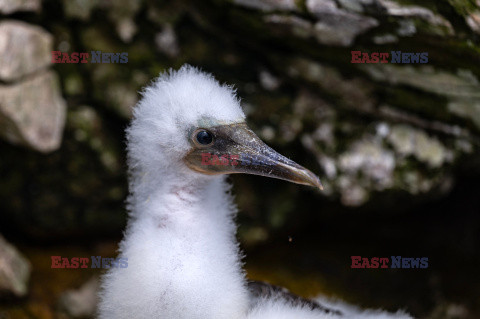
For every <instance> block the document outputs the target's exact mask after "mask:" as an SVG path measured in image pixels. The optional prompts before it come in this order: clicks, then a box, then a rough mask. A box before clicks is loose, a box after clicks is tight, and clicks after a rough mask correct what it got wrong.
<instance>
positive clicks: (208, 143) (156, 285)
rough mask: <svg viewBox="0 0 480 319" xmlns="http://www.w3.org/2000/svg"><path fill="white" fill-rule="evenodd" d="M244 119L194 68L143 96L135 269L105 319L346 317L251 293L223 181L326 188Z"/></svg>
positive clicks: (136, 165) (138, 120)
mask: <svg viewBox="0 0 480 319" xmlns="http://www.w3.org/2000/svg"><path fill="white" fill-rule="evenodd" d="M244 120H245V116H244V114H243V112H242V109H241V107H240V104H239V101H238V99H237V98H236V96H235V93H234V92H233V90H232V89H231V88H230V87H227V86H221V85H219V84H218V82H216V81H215V80H214V79H213V77H211V76H209V75H206V74H204V73H201V72H200V71H198V70H197V69H195V68H192V67H188V66H187V67H183V68H182V69H180V70H179V71H178V72H171V73H170V74H164V75H162V76H161V77H160V78H159V79H158V80H157V81H155V82H154V83H153V85H152V86H150V87H149V88H147V89H146V90H145V92H144V94H143V98H142V100H141V101H140V102H139V103H138V105H137V106H136V107H135V109H134V119H133V121H132V124H131V125H130V127H129V128H128V130H127V142H128V165H129V174H130V176H129V178H130V184H129V188H130V196H129V199H128V210H129V221H128V226H127V230H126V232H125V237H124V239H123V240H122V242H121V244H120V252H119V253H120V257H122V258H126V259H127V260H128V267H127V268H112V269H110V271H109V272H108V273H107V274H106V275H105V277H104V279H103V284H102V291H101V294H100V299H101V301H100V305H99V318H102V319H110V318H138V319H143V318H145V319H146V318H148V319H154V318H162V319H180V318H185V319H237V318H238V319H268V318H272V319H273V318H275V319H282V318H289V319H300V318H334V317H338V316H339V315H341V313H340V312H335V311H325V309H321V308H316V307H312V305H311V304H308V303H306V304H302V303H301V302H292V300H288V298H284V296H282V294H281V293H276V292H274V291H273V292H272V291H270V293H269V294H255V293H252V290H251V287H250V288H249V286H248V284H247V281H246V278H245V275H244V272H243V270H242V267H241V266H242V265H241V257H240V256H241V254H240V252H239V248H238V244H237V242H236V238H235V232H236V226H235V223H234V218H235V214H236V208H235V206H234V204H233V200H232V196H231V194H230V193H229V189H230V186H229V185H228V183H226V181H225V175H224V174H227V173H238V172H245V173H254V174H259V175H266V176H270V175H271V176H272V177H277V178H282V179H286V180H290V181H293V182H297V183H303V184H310V185H314V186H317V187H320V182H319V180H318V178H317V177H316V176H315V175H313V174H312V173H311V172H309V171H308V170H306V169H304V168H302V167H301V166H299V165H297V164H295V163H293V162H292V161H290V160H288V159H286V158H283V157H282V156H281V155H279V154H277V153H275V152H274V151H273V150H271V149H270V148H268V147H267V146H266V145H265V144H263V143H262V142H261V141H260V140H259V139H258V138H257V137H256V136H255V135H254V134H253V132H251V131H250V130H249V129H248V128H247V127H246V126H245V125H244V124H243V123H244ZM205 153H215V154H218V155H222V154H229V155H232V154H233V155H239V156H240V160H239V161H240V163H239V164H238V165H226V166H221V167H213V166H210V167H209V166H208V165H207V166H205V165H203V164H204V163H203V162H201V160H202V158H201V157H202V156H203V154H205ZM252 159H255V161H256V162H255V163H253V161H252ZM248 160H249V161H248ZM269 174H270V175H269ZM404 318H407V317H404Z"/></svg>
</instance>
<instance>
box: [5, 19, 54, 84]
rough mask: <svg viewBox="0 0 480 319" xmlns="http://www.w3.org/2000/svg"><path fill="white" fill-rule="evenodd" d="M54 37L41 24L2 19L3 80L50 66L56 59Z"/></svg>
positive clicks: (17, 77) (13, 78)
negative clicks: (53, 56)
mask: <svg viewBox="0 0 480 319" xmlns="http://www.w3.org/2000/svg"><path fill="white" fill-rule="evenodd" d="M52 49H53V37H52V36H51V35H50V34H49V33H47V32H46V31H44V30H43V29H42V28H40V27H38V26H33V25H30V24H27V23H24V22H20V21H12V20H10V21H1V22H0V81H7V82H10V81H14V80H17V79H20V78H22V77H24V76H25V75H27V74H31V73H33V72H36V71H38V70H41V69H44V68H46V67H47V66H48V65H50V63H51V60H52Z"/></svg>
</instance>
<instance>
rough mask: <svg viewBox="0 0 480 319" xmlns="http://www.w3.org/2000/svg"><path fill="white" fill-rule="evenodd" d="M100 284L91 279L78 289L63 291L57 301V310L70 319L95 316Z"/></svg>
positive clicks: (97, 280) (95, 279) (95, 278)
mask: <svg viewBox="0 0 480 319" xmlns="http://www.w3.org/2000/svg"><path fill="white" fill-rule="evenodd" d="M99 286H100V283H99V279H98V278H97V277H92V278H91V279H90V280H88V281H87V282H86V283H84V284H83V285H82V286H81V287H80V288H78V289H76V290H68V291H65V292H64V293H63V294H62V295H61V296H60V299H59V308H60V310H61V311H62V312H64V313H66V314H67V315H68V316H69V317H71V318H86V317H88V318H90V317H93V315H94V314H95V310H96V306H97V293H98V289H99Z"/></svg>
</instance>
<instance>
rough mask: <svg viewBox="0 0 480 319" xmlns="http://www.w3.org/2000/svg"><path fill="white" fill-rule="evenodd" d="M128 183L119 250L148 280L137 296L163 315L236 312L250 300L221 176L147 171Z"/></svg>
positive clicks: (236, 314)
mask: <svg viewBox="0 0 480 319" xmlns="http://www.w3.org/2000/svg"><path fill="white" fill-rule="evenodd" d="M155 178H156V179H157V180H155ZM158 179H161V180H162V181H163V182H161V183H159V180H158ZM131 187H132V191H133V196H132V197H131V199H130V201H129V202H130V210H131V216H130V220H129V225H128V228H127V232H126V237H125V239H124V241H123V242H122V244H121V251H122V255H123V257H125V258H128V267H129V268H130V269H132V270H135V271H138V273H139V274H138V275H137V277H138V279H139V280H138V281H137V285H145V288H144V289H143V290H142V302H143V300H144V298H145V297H146V296H147V300H150V301H151V302H152V303H150V304H149V307H150V308H149V309H152V304H155V305H156V306H155V307H153V308H154V311H156V312H157V314H158V313H164V314H165V316H164V318H180V317H182V318H238V317H241V314H242V313H245V311H246V309H247V306H248V300H247V294H246V288H245V283H244V282H245V280H244V274H243V272H242V270H241V261H240V258H239V251H238V245H237V243H236V239H235V231H236V227H235V224H234V221H233V218H234V215H235V210H236V209H235V207H234V205H233V204H232V200H231V196H230V195H229V194H228V193H227V192H228V190H229V185H228V184H227V183H226V182H225V180H224V177H221V176H214V177H212V176H197V177H196V178H192V177H190V178H188V177H187V176H186V175H181V174H178V173H177V175H176V174H174V173H168V172H164V174H163V175H162V176H158V175H156V174H155V177H154V175H153V174H151V173H150V174H149V173H146V174H143V176H140V177H138V178H137V179H134V182H133V183H132V185H131ZM186 314H187V315H186ZM162 318H163V317H162Z"/></svg>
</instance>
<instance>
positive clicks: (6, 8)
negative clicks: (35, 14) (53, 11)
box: [0, 0, 41, 14]
mask: <svg viewBox="0 0 480 319" xmlns="http://www.w3.org/2000/svg"><path fill="white" fill-rule="evenodd" d="M40 8H41V0H0V13H3V14H11V13H14V12H18V11H39V10H40Z"/></svg>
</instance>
